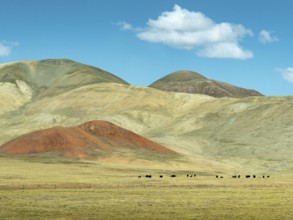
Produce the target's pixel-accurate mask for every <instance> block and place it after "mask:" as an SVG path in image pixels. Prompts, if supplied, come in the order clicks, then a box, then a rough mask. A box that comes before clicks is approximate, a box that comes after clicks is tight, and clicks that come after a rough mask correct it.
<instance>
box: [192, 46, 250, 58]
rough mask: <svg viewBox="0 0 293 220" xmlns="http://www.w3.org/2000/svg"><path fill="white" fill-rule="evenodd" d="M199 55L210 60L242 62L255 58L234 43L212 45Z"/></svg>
mask: <svg viewBox="0 0 293 220" xmlns="http://www.w3.org/2000/svg"><path fill="white" fill-rule="evenodd" d="M197 54H198V55H199V56H202V57H209V58H235V59H242V60H244V59H249V58H252V57H253V53H252V52H251V51H249V50H244V49H242V48H241V47H239V45H237V44H234V43H216V44H211V45H208V46H206V47H205V48H204V49H202V50H200V51H199V52H198V53H197Z"/></svg>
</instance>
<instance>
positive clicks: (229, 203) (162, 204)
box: [0, 157, 293, 219]
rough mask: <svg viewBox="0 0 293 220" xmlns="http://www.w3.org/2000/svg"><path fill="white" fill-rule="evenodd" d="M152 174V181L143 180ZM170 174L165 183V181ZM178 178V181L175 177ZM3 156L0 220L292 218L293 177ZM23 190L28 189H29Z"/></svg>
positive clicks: (0, 161)
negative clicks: (233, 175)
mask: <svg viewBox="0 0 293 220" xmlns="http://www.w3.org/2000/svg"><path fill="white" fill-rule="evenodd" d="M145 174H152V175H153V178H151V179H146V178H144V177H142V178H138V175H145ZM160 174H164V178H162V179H161V178H159V175H160ZM171 174H176V175H177V177H176V178H170V175H171ZM186 174H193V171H192V170H174V169H162V168H156V169H155V168H153V167H151V166H149V168H147V169H144V168H142V167H134V166H130V165H121V166H118V165H116V166H115V165H105V164H98V163H94V162H81V161H73V160H60V159H58V160H56V159H54V158H46V159H44V158H43V159H39V158H22V159H21V158H15V159H9V158H3V157H2V158H0V179H1V183H0V219H292V217H293V211H292V207H293V199H292V198H293V181H292V180H293V177H292V176H290V175H272V176H271V177H270V178H265V179H263V178H256V179H244V178H240V179H232V178H231V176H230V175H224V174H223V175H224V178H223V179H216V178H215V176H214V175H213V174H211V173H204V172H203V173H197V177H193V178H187V177H186ZM23 187H24V189H23Z"/></svg>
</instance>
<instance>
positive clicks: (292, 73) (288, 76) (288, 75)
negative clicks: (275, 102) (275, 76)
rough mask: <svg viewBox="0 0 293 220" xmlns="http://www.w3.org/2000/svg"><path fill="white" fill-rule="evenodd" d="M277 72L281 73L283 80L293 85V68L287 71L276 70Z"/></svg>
mask: <svg viewBox="0 0 293 220" xmlns="http://www.w3.org/2000/svg"><path fill="white" fill-rule="evenodd" d="M276 71H277V72H279V73H281V75H282V77H283V79H285V80H287V81H288V82H290V83H293V68H292V67H288V68H286V69H276Z"/></svg>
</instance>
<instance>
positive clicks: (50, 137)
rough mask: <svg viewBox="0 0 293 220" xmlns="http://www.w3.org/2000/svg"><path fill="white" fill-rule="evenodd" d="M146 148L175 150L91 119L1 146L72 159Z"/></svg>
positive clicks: (10, 150) (12, 150) (8, 151)
mask: <svg viewBox="0 0 293 220" xmlns="http://www.w3.org/2000/svg"><path fill="white" fill-rule="evenodd" d="M120 149H122V150H123V149H124V150H133V151H135V150H147V151H151V152H153V153H160V154H176V153H175V152H174V151H172V150H170V149H168V148H166V147H163V146H161V145H159V144H157V143H154V142H152V141H150V140H148V139H145V138H143V137H142V136H139V135H137V134H135V133H133V132H131V131H128V130H126V129H123V128H121V127H119V126H116V125H114V124H112V123H109V122H105V121H90V122H86V123H84V124H81V125H79V126H76V127H69V128H63V127H55V128H49V129H45V130H40V131H35V132H32V133H29V134H26V135H23V136H21V137H19V138H16V139H14V140H12V141H9V142H8V143H6V144H4V145H3V146H1V147H0V152H2V153H6V154H12V155H14V154H38V153H48V152H53V153H60V154H62V155H64V156H66V157H71V158H88V157H91V156H92V155H91V153H94V154H95V155H96V156H104V155H105V154H110V155H111V153H113V152H114V151H115V150H120Z"/></svg>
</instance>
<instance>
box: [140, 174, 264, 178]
mask: <svg viewBox="0 0 293 220" xmlns="http://www.w3.org/2000/svg"><path fill="white" fill-rule="evenodd" d="M142 177H143V176H141V175H140V176H138V178H142ZM144 177H145V178H152V177H153V176H152V175H149V174H148V175H145V176H144ZM159 177H160V178H163V177H164V176H163V175H160V176H159ZM170 177H171V178H175V177H176V175H175V174H172V175H170ZM186 177H187V178H191V177H196V174H187V175H186ZM244 177H245V178H246V179H250V178H257V176H256V175H245V176H244ZM216 178H220V179H223V178H224V177H223V176H220V175H216ZM232 178H234V179H239V178H241V175H233V176H232ZM259 178H270V176H269V175H262V176H259Z"/></svg>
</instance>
